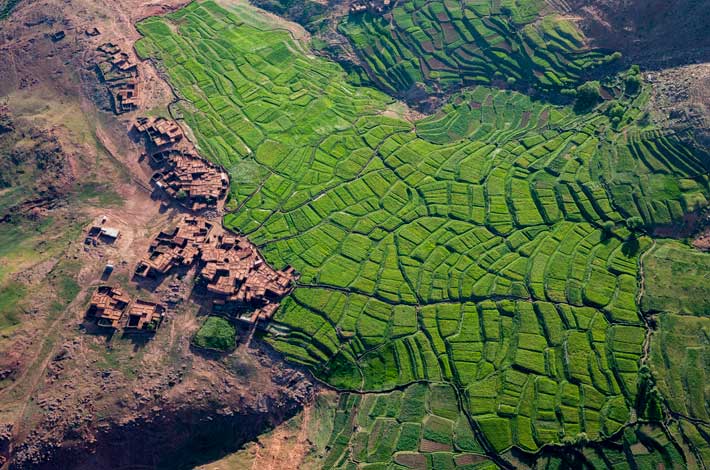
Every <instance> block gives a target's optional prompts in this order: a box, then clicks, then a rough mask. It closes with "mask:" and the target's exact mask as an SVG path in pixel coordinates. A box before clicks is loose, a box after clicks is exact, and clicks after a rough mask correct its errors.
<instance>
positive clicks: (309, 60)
mask: <svg viewBox="0 0 710 470" xmlns="http://www.w3.org/2000/svg"><path fill="white" fill-rule="evenodd" d="M479 3H480V2H479ZM483 3H486V4H487V3H488V2H483ZM483 3H481V5H483ZM497 3H500V2H497ZM409 5H410V3H405V4H404V5H402V6H401V7H400V6H397V7H396V8H395V12H394V13H393V14H398V13H397V11H398V10H397V9H398V8H403V9H404V10H408V9H410V6H409ZM411 5H413V7H414V8H415V9H416V8H418V9H419V10H422V9H423V8H424V7H423V6H419V7H417V6H416V2H413V3H411ZM427 5H428V6H427V7H426V15H424V13H422V14H423V15H424V16H427V15H436V17H438V18H440V20H441V22H442V23H443V22H444V21H443V19H441V18H442V15H453V16H455V15H456V13H451V12H452V11H454V12H455V11H456V9H457V8H459V10H460V7H459V6H458V4H457V5H456V6H455V7H452V6H450V5H449V4H448V3H446V5H445V4H444V3H429V4H427ZM437 5H438V6H437ZM472 5H478V3H474V4H472ZM480 8H481V9H482V10H481V11H480V12H477V11H473V12H469V13H467V14H466V15H464V17H466V18H469V17H470V16H471V15H474V16H476V18H478V17H479V15H478V13H480V14H481V15H480V16H481V17H485V16H486V15H490V14H491V13H490V12H488V10H485V8H484V7H483V6H480ZM419 10H417V11H419ZM422 11H423V10H422ZM516 11H517V13H513V16H512V18H503V19H501V18H497V17H491V18H492V19H491V18H489V19H488V20H487V21H483V20H481V21H482V23H481V24H488V23H489V22H492V23H491V24H496V25H499V24H500V23H501V22H503V23H505V22H508V23H505V24H509V23H510V22H517V23H516V24H518V25H519V26H520V28H522V31H525V30H526V28H528V26H524V27H523V26H522V25H525V24H528V23H527V22H528V21H529V20H530V18H532V16H531V15H533V14H537V13H534V12H533V10H524V11H529V12H528V13H524V11H523V10H516ZM467 12H468V10H467ZM410 13H411V12H410ZM410 13H408V14H410ZM453 16H452V17H453ZM447 17H448V16H447ZM417 18H419V16H417ZM494 20H495V21H494ZM363 21H364V20H363ZM433 23H435V22H433ZM433 23H432V24H433ZM553 26H554V24H552V23H551V24H550V25H546V23H545V22H544V21H543V22H542V23H539V24H538V23H535V25H534V28H535V30H536V31H537V30H538V29H540V28H542V29H543V30H544V29H545V28H552V27H553ZM138 27H139V30H140V32H141V33H142V34H143V35H144V38H143V39H141V40H140V41H139V42H138V43H137V44H136V50H137V51H138V53H139V54H140V55H141V56H143V57H151V58H153V59H155V60H156V62H157V63H158V65H159V67H160V68H161V69H162V70H163V71H164V72H165V73H166V75H167V77H168V78H169V80H170V82H171V84H172V85H173V86H174V88H175V90H176V92H177V94H178V95H179V97H180V100H179V101H178V103H177V105H176V106H175V111H176V112H177V113H179V114H180V115H181V116H182V118H183V119H184V120H185V122H186V123H187V124H188V125H189V126H190V128H191V129H192V131H193V132H194V135H195V137H196V141H197V144H198V146H199V150H200V151H201V152H202V154H203V155H204V156H205V157H208V158H210V159H212V160H214V161H216V162H219V163H220V164H222V165H224V166H225V168H227V169H228V170H229V171H230V174H231V176H232V188H231V195H230V201H229V204H228V208H229V213H228V214H227V215H226V216H225V218H224V224H225V226H227V227H229V228H232V229H234V230H237V231H239V232H241V233H243V234H246V235H248V236H249V238H250V239H251V240H252V241H253V242H255V243H256V244H257V245H258V246H259V247H260V249H261V252H262V253H263V255H264V256H265V257H266V259H267V260H268V262H269V263H271V264H272V265H274V266H275V267H276V268H283V267H285V266H286V265H291V266H294V267H295V268H296V270H297V271H298V272H300V273H301V278H300V280H299V282H298V286H297V288H296V289H295V291H294V292H293V294H292V295H291V296H289V297H288V298H286V299H285V300H284V301H283V302H282V305H281V308H280V309H279V311H278V312H277V314H276V316H275V318H274V320H273V322H272V324H271V325H270V328H269V331H268V333H267V334H266V340H267V341H268V342H269V343H271V344H272V345H273V347H274V348H275V349H276V350H278V351H280V352H281V353H283V355H284V356H285V357H286V358H287V359H288V360H289V361H292V362H294V363H299V364H303V365H305V366H307V367H308V368H309V369H310V370H311V371H312V372H313V373H314V375H315V376H316V377H318V378H320V379H321V380H323V381H324V382H326V383H327V384H329V385H331V386H333V387H334V388H337V389H339V390H342V391H344V392H368V393H366V394H364V395H360V394H355V393H344V394H343V395H342V403H341V405H342V409H341V410H339V412H338V416H337V417H336V423H335V425H334V427H335V430H334V433H333V436H332V444H331V446H330V447H331V452H330V454H329V458H328V460H327V462H326V463H327V465H326V467H328V468H353V465H354V462H360V463H363V465H364V463H367V464H368V467H367V468H394V467H392V465H399V466H404V467H409V468H436V469H438V468H454V467H457V466H458V467H460V468H478V467H479V466H482V467H486V466H490V465H494V464H492V463H491V462H490V461H488V460H486V459H482V458H479V456H480V455H481V454H486V455H487V456H489V457H490V456H493V455H499V454H502V453H505V452H506V451H508V450H509V449H510V448H511V447H513V446H515V447H517V448H518V449H521V450H523V451H526V452H528V453H534V452H541V449H542V450H544V449H543V446H546V445H549V444H556V443H560V444H567V443H573V442H580V441H585V440H592V441H598V440H600V439H603V438H605V437H609V436H613V435H615V434H616V433H618V432H619V431H620V430H621V429H622V427H624V425H625V424H626V423H628V422H629V420H630V419H631V418H632V417H633V416H635V414H634V406H635V404H636V402H637V394H638V390H639V368H640V359H641V357H642V354H643V344H644V341H645V339H646V331H647V330H646V326H645V324H644V322H643V318H642V317H641V316H640V312H639V306H638V302H637V296H638V295H639V289H638V282H639V281H638V280H639V275H640V273H639V257H640V256H641V254H642V253H644V252H645V251H646V250H648V249H649V248H650V247H651V245H652V240H651V239H650V238H649V237H648V236H646V235H644V234H643V232H641V231H640V230H639V229H640V228H643V227H651V226H653V225H656V224H665V223H668V222H670V221H672V220H675V219H676V218H677V217H679V216H682V215H683V214H685V213H687V212H690V211H693V210H695V209H697V208H700V207H703V206H705V205H706V204H707V198H708V197H710V190H709V188H708V177H707V172H708V165H710V157H709V156H708V155H707V154H706V153H704V151H702V150H700V149H699V148H698V147H696V146H695V145H694V144H692V143H689V141H688V140H687V139H681V138H679V136H676V135H673V134H671V133H668V132H663V131H662V130H659V129H656V128H654V127H653V126H652V125H650V124H648V120H647V119H645V117H644V116H643V113H642V112H641V109H642V108H643V106H644V103H645V102H646V100H648V95H647V93H645V92H641V93H638V94H634V95H633V96H631V95H630V94H629V93H624V91H623V88H622V89H620V90H619V91H618V93H617V94H616V95H615V96H614V100H613V102H606V103H603V104H601V105H599V106H597V108H596V109H594V110H592V111H589V112H586V113H580V112H575V111H574V110H573V109H572V108H571V107H563V106H553V105H551V104H547V103H544V102H540V101H534V100H531V99H530V98H528V97H527V96H525V95H523V94H519V93H516V92H511V91H503V90H499V89H494V88H488V87H484V86H477V87H474V88H469V89H466V90H464V91H462V92H460V93H457V94H455V95H454V96H452V98H451V100H450V101H449V102H448V103H447V104H446V105H445V106H443V107H442V108H441V109H440V110H439V111H438V112H437V113H436V114H434V115H432V116H429V117H427V118H424V119H422V120H419V121H416V122H411V121H407V120H405V119H402V118H399V117H396V115H394V114H395V113H393V112H391V109H393V107H392V106H391V105H392V104H393V100H392V98H390V97H388V96H387V95H385V94H383V93H382V92H380V91H376V90H374V89H370V88H365V87H355V86H353V85H350V84H348V82H347V81H346V80H345V76H346V74H345V72H344V71H343V70H342V68H340V67H339V66H338V65H336V64H334V63H332V62H329V61H327V60H325V59H322V58H318V57H314V56H312V55H309V54H308V53H307V51H305V50H304V49H303V46H302V45H301V44H300V43H297V42H295V41H294V40H293V39H292V38H291V37H290V35H289V34H288V33H287V32H286V31H284V30H281V29H274V27H273V26H270V25H269V23H268V22H267V21H266V20H265V19H264V18H263V17H261V16H260V15H259V13H258V11H257V10H255V9H254V8H253V7H249V6H235V7H233V9H230V10H227V9H225V8H223V7H221V6H219V5H218V4H217V3H214V2H212V1H205V2H193V3H191V4H190V5H189V6H187V7H186V8H184V9H182V10H179V11H177V12H175V13H172V14H170V15H167V16H166V17H162V18H149V19H147V20H144V21H143V22H141V23H139V25H138ZM442 27H443V26H442ZM499 27H500V28H503V27H502V26H499ZM557 27H559V28H563V29H564V28H565V26H564V23H560V25H559V26H557ZM520 28H518V29H516V31H518V30H520ZM474 29H475V28H474ZM447 31H448V29H447ZM467 31H468V30H467ZM506 31H507V30H505V29H500V30H499V32H498V33H496V34H502V36H501V37H504V38H505V39H506V41H513V42H514V41H517V40H519V39H520V37H519V35H520V34H523V33H517V35H514V37H513V36H511V35H510V34H509V33H508V32H506ZM558 33H559V34H558V36H559V39H558V43H559V44H564V45H565V46H564V47H563V46H559V47H557V48H555V49H554V50H555V53H550V54H547V55H546V57H548V60H549V61H553V58H556V59H555V60H558V61H559V62H560V63H563V62H564V63H565V64H566V66H565V67H559V68H558V67H553V66H551V67H550V69H549V70H550V71H551V72H552V73H554V74H559V76H560V77H568V78H565V80H572V81H574V80H575V79H576V77H577V75H574V74H571V72H569V70H571V66H570V65H569V64H574V63H575V62H574V61H575V60H582V59H581V57H586V56H585V55H584V54H585V53H582V52H579V51H578V47H579V46H578V45H574V44H575V41H573V39H574V35H573V33H572V32H568V34H567V35H565V34H562V32H558ZM446 34H448V33H446ZM457 34H459V33H457ZM460 34H463V33H460ZM471 34H473V33H471ZM481 34H483V33H481ZM492 34H493V33H485V34H483V35H484V36H485V37H489V36H492ZM531 34H532V33H531ZM536 34H541V35H544V34H543V32H540V31H537V32H536ZM549 34H552V33H549ZM361 40H362V41H363V43H364V44H370V47H374V46H373V44H374V43H372V42H371V39H369V38H368V37H363V38H361ZM490 40H493V39H490ZM550 41H552V40H551V39H550ZM514 44H517V45H515V47H518V48H524V47H525V46H524V44H522V43H520V44H518V43H513V44H510V43H509V44H508V47H511V48H512V47H513V45H514ZM462 47H463V46H462ZM501 47H502V46H501ZM565 47H567V48H565ZM378 49H382V50H385V49H387V48H386V47H379V46H378ZM535 50H536V51H537V50H540V51H544V49H535ZM565 51H566V52H565ZM417 54H419V52H417ZM555 54H561V55H559V56H556V55H555ZM580 54H581V55H580ZM417 57H419V56H417ZM481 57H482V59H481V60H484V61H486V63H488V62H490V58H487V59H483V57H484V56H481ZM485 57H488V56H485ZM510 57H511V60H514V59H515V55H511V56H510ZM562 57H564V58H565V59H564V60H563V59H562ZM571 57H572V58H574V59H572V58H571ZM593 57H594V56H591V57H588V58H587V59H584V60H586V61H593V60H595V59H593ZM531 60H532V59H531ZM585 63H586V62H585ZM492 66H493V67H498V65H495V64H494V65H492ZM516 67H517V68H516ZM541 67H543V68H546V67H547V65H542V66H541ZM572 68H573V67H572ZM577 68H582V64H578V65H577ZM518 69H520V70H528V67H527V66H525V65H521V64H518V65H515V66H513V65H511V70H518ZM575 70H576V69H575ZM535 76H537V75H535ZM526 79H529V77H528V78H526ZM559 79H560V80H563V79H562V78H559ZM541 83H542V82H541ZM612 106H615V107H616V106H618V107H619V108H620V109H621V116H619V113H618V112H617V111H616V110H615V111H614V113H611V112H610V109H611V108H612ZM388 109H389V110H390V111H388V112H385V110H388ZM612 114H614V115H615V116H614V117H613V118H612ZM646 271H648V269H647V270H646ZM646 274H647V275H648V273H646ZM666 281H668V279H666ZM687 282H691V283H692V282H695V283H697V282H699V281H698V280H695V281H693V280H692V279H690V280H688V281H687ZM694 292H696V291H694ZM697 292H698V293H699V292H701V290H697ZM647 295H649V296H650V295H651V294H650V293H647ZM653 295H655V297H653V298H654V299H663V298H664V294H663V293H662V292H660V291H657V292H656V293H655V294H653ZM692 295H696V294H695V293H693V294H692ZM650 302H651V304H653V305H656V304H658V303H659V302H661V300H654V301H650ZM663 308H666V307H663ZM668 318H669V319H672V318H673V317H668ZM664 321H665V320H664ZM667 321H670V320H667ZM661 326H662V327H663V322H662V323H661ZM657 338H660V339H658V341H661V342H662V343H663V341H664V340H663V336H658V335H655V336H654V341H656V340H657ZM693 338H694V339H693V341H696V342H698V344H700V343H702V337H701V336H699V335H696V336H695V337H693ZM668 341H671V343H672V339H668ZM686 346H687V345H686ZM660 347H661V348H665V349H664V350H665V351H666V353H665V354H666V356H668V357H672V358H679V360H685V359H683V358H684V357H688V358H692V359H693V360H694V361H696V362H695V363H696V364H700V363H702V361H703V360H704V358H706V356H703V354H704V353H703V352H702V350H701V347H700V346H698V347H697V348H693V347H692V346H687V347H686V348H685V349H682V350H681V349H678V347H677V346H675V345H673V344H666V343H663V344H662V345H661V346H660ZM691 349H692V351H690V350H691ZM655 357H656V356H654V361H655ZM705 360H706V359H705ZM706 362H707V361H706ZM664 366H665V367H672V365H670V364H668V363H665V364H664ZM659 367H660V366H657V367H655V368H656V369H658V368H659ZM700 373H701V372H700V371H693V370H690V369H683V370H682V371H681V370H679V371H678V374H679V379H678V380H679V381H681V382H682V381H683V380H685V381H686V382H688V381H695V382H694V383H697V381H701V380H702V376H700V375H699V374H700ZM683 374H685V375H683ZM677 386H679V385H678V383H668V384H661V383H658V387H659V388H660V389H661V390H662V391H663V392H668V393H673V390H674V387H677ZM680 386H681V387H682V386H683V385H682V383H680ZM644 390H645V389H644ZM683 390H684V393H687V394H689V395H688V399H692V398H693V397H698V396H701V394H702V393H703V391H702V390H695V389H693V390H688V389H687V387H686V388H683ZM684 396H685V395H683V396H680V395H679V396H677V397H676V399H677V400H679V401H680V402H683V403H685V402H684V400H685V398H684ZM686 406H687V405H686ZM677 409H682V408H681V407H680V405H679V407H678V408H677ZM696 411H697V413H696ZM693 413H694V414H695V415H697V416H701V414H700V411H699V410H694V411H693ZM689 432H690V431H689ZM698 432H700V431H697V432H696V433H698ZM703 432H705V431H703ZM703 435H704V434H703ZM629 439H631V438H629ZM633 445H634V443H633V442H632V443H630V444H629V446H633ZM649 445H650V444H649ZM654 452H655V449H654ZM669 452H670V451H669ZM664 455H665V454H664ZM654 458H655V457H654ZM658 458H662V457H658ZM471 461H472V462H474V463H471V464H470V465H469V464H467V463H465V462H471ZM467 465H469V466H467ZM551 465H553V464H551ZM388 466H389V467H388ZM397 468H399V467H397Z"/></svg>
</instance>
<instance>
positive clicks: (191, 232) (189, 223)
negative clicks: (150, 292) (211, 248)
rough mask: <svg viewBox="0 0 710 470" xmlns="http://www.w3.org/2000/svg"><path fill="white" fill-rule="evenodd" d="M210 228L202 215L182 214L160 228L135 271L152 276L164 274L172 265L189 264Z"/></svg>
mask: <svg viewBox="0 0 710 470" xmlns="http://www.w3.org/2000/svg"><path fill="white" fill-rule="evenodd" d="M211 230H212V224H211V223H209V222H208V221H207V220H205V219H201V218H196V217H185V218H184V219H183V220H182V221H180V223H179V224H178V225H177V227H175V229H174V230H172V231H170V232H163V231H161V232H160V233H159V234H158V235H157V236H156V237H155V239H154V240H153V242H152V243H151V244H150V248H148V253H149V254H148V257H146V258H145V259H143V260H142V261H141V262H140V263H138V266H137V267H136V271H135V273H136V275H138V276H141V277H156V276H160V275H165V274H167V273H168V272H169V271H170V270H171V269H172V268H173V267H175V266H191V265H192V264H193V263H194V262H195V261H196V260H197V258H198V257H199V255H200V252H201V250H202V246H203V245H204V244H205V243H206V242H207V239H208V238H207V237H208V236H209V234H210V231H211Z"/></svg>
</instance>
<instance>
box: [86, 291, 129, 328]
mask: <svg viewBox="0 0 710 470" xmlns="http://www.w3.org/2000/svg"><path fill="white" fill-rule="evenodd" d="M130 302H131V299H130V297H128V296H127V295H126V294H124V293H123V292H122V291H121V290H120V289H118V288H116V287H111V286H99V288H98V289H96V292H94V293H93V294H92V296H91V301H90V302H89V309H88V310H87V311H86V318H89V319H95V320H96V324H97V325H99V326H102V327H106V328H114V329H115V328H118V326H119V322H120V321H121V317H122V316H123V313H124V311H125V310H126V307H127V306H128V304H129V303H130Z"/></svg>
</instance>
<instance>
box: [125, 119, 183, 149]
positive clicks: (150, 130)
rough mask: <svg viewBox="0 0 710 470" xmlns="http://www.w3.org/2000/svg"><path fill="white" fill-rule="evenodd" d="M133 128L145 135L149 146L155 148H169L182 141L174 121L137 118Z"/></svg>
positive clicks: (179, 130)
mask: <svg viewBox="0 0 710 470" xmlns="http://www.w3.org/2000/svg"><path fill="white" fill-rule="evenodd" d="M133 127H134V128H135V129H136V130H137V131H138V132H140V133H142V134H145V135H146V137H147V139H148V143H149V145H151V146H153V147H155V148H161V147H166V146H171V145H174V144H176V143H177V142H179V141H180V140H182V137H183V133H182V129H180V126H178V124H177V123H176V122H175V121H170V120H168V119H165V118H162V117H159V118H156V119H150V118H144V117H143V118H138V119H137V120H136V122H135V124H134V125H133Z"/></svg>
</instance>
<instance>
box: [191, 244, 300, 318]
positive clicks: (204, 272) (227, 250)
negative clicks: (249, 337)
mask: <svg viewBox="0 0 710 470" xmlns="http://www.w3.org/2000/svg"><path fill="white" fill-rule="evenodd" d="M202 262H203V263H204V266H203V267H202V269H201V270H200V274H199V280H200V281H201V282H203V283H204V284H205V287H206V289H207V291H208V292H210V293H211V294H213V295H214V296H215V300H214V303H215V304H217V305H227V304H236V305H251V306H255V307H256V310H254V312H253V314H252V316H251V318H250V321H252V322H256V321H257V320H260V319H264V320H266V319H270V318H271V317H272V316H273V314H274V312H276V309H277V308H278V306H279V303H278V302H279V301H280V299H281V298H283V297H284V296H285V295H286V294H288V293H289V292H290V291H291V288H292V281H293V280H294V279H295V278H296V274H295V271H294V269H293V268H292V267H290V266H289V267H288V268H286V269H285V270H284V271H277V270H275V269H273V268H272V267H271V266H269V265H268V264H267V263H266V262H265V261H264V259H263V258H262V257H261V255H260V254H259V252H258V251H257V250H256V247H255V246H254V245H252V244H251V243H250V242H249V241H248V240H247V239H245V238H241V237H236V236H233V235H220V236H218V237H217V240H216V243H214V244H213V245H210V246H208V247H207V248H205V250H204V251H203V253H202Z"/></svg>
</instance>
